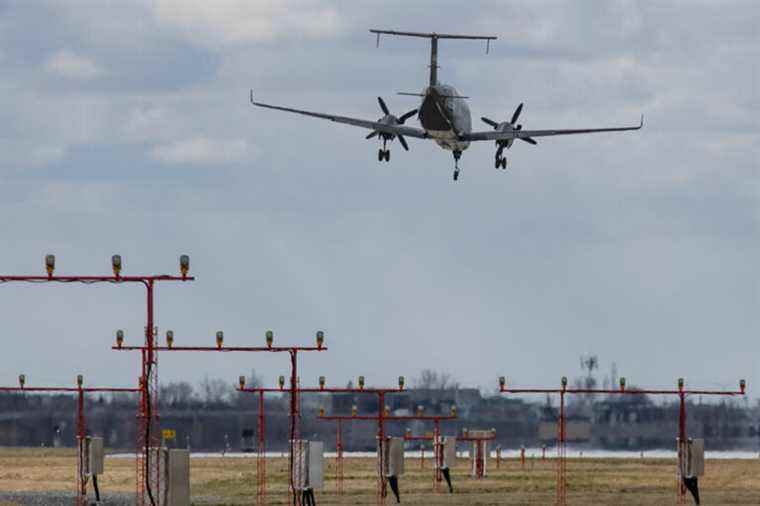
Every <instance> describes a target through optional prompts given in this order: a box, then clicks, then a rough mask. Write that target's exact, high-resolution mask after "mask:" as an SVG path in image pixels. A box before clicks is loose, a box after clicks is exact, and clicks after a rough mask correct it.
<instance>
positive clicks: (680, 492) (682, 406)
mask: <svg viewBox="0 0 760 506" xmlns="http://www.w3.org/2000/svg"><path fill="white" fill-rule="evenodd" d="M746 386H747V384H746V382H745V381H744V380H740V381H739V390H687V389H685V388H684V380H683V378H678V388H677V389H676V390H667V389H642V388H634V389H626V381H625V378H620V388H619V389H597V388H567V377H565V376H563V377H562V381H561V387H560V388H507V386H506V379H505V377H504V376H501V377H500V378H499V392H500V393H505V394H544V395H559V397H560V416H559V422H558V430H557V457H558V459H557V504H558V505H562V506H564V505H565V504H567V462H566V460H567V459H566V452H565V443H566V438H567V434H566V424H565V394H609V395H642V394H649V395H675V396H678V399H679V410H678V438H679V445H678V466H679V469H681V464H682V459H683V451H682V448H681V444H682V443H681V442H685V441H686V397H687V396H688V395H715V396H735V395H745V393H746ZM685 494H686V489H685V487H684V486H683V484H682V483H681V482H680V481H679V482H678V486H677V500H678V502H679V503H682V502H683V501H684V497H685Z"/></svg>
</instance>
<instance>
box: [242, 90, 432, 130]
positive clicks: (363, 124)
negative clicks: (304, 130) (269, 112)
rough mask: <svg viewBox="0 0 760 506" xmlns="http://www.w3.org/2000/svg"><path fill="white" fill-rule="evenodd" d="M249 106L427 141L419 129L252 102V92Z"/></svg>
mask: <svg viewBox="0 0 760 506" xmlns="http://www.w3.org/2000/svg"><path fill="white" fill-rule="evenodd" d="M251 104H253V105H255V106H257V107H264V108H266V109H275V110H278V111H285V112H293V113H296V114H302V115H304V116H312V117H314V118H322V119H328V120H330V121H334V122H336V123H345V124H346V125H353V126H357V127H360V128H367V129H369V130H377V131H378V132H382V133H386V134H392V135H404V136H406V137H417V138H419V139H427V138H428V134H427V133H426V132H425V131H424V130H422V129H421V128H414V127H408V126H403V125H389V124H386V123H380V122H378V121H370V120H366V119H359V118H350V117H348V116H337V115H335V114H326V113H322V112H312V111H304V110H302V109H293V108H290V107H282V106H279V105H271V104H263V103H261V102H256V101H254V100H253V91H251Z"/></svg>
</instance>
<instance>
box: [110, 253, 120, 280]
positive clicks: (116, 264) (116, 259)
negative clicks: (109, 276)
mask: <svg viewBox="0 0 760 506" xmlns="http://www.w3.org/2000/svg"><path fill="white" fill-rule="evenodd" d="M111 268H112V269H113V275H114V276H116V277H117V278H118V277H119V275H120V274H121V255H114V256H112V257H111Z"/></svg>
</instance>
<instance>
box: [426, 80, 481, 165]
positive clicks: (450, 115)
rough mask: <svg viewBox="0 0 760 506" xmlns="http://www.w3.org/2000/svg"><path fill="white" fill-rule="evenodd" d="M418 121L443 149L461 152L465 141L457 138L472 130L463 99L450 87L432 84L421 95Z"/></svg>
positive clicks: (466, 143)
mask: <svg viewBox="0 0 760 506" xmlns="http://www.w3.org/2000/svg"><path fill="white" fill-rule="evenodd" d="M422 94H423V95H424V98H423V99H422V104H420V107H419V113H418V118H419V120H420V124H421V125H422V128H424V129H425V131H426V132H427V134H428V135H429V136H430V137H431V138H432V139H433V140H435V142H436V144H438V145H439V146H440V147H442V148H443V149H447V150H449V151H458V152H461V151H464V150H465V149H467V148H468V147H469V146H470V142H469V141H463V140H461V137H460V135H461V134H465V133H470V132H471V131H472V117H471V115H470V107H469V106H468V105H467V102H466V99H464V98H462V97H461V95H460V94H459V92H458V91H457V90H456V88H454V87H453V86H449V85H447V84H436V85H433V86H428V87H427V88H425V90H424V91H423V92H422Z"/></svg>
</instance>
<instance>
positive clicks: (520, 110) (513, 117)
mask: <svg viewBox="0 0 760 506" xmlns="http://www.w3.org/2000/svg"><path fill="white" fill-rule="evenodd" d="M522 108H523V104H522V102H520V105H518V106H517V109H515V112H514V114H512V121H510V123H512V124H513V125H514V124H515V122H516V121H517V118H519V117H520V113H521V112H522Z"/></svg>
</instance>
